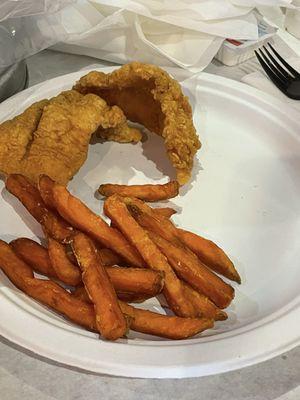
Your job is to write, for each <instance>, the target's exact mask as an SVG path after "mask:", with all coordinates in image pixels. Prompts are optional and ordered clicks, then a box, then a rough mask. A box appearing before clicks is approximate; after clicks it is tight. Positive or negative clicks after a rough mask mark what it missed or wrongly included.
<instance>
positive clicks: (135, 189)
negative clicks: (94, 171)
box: [98, 181, 179, 201]
mask: <svg viewBox="0 0 300 400" xmlns="http://www.w3.org/2000/svg"><path fill="white" fill-rule="evenodd" d="M98 192H99V193H100V194H102V196H105V197H109V196H112V195H113V194H118V195H119V196H125V197H127V196H128V197H137V198H138V199H141V200H144V201H160V200H167V199H171V198H172V197H176V196H177V195H178V193H179V184H178V182H177V181H170V182H168V183H165V184H163V185H117V184H109V183H107V184H104V185H100V187H99V189H98Z"/></svg>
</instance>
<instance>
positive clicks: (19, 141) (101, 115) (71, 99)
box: [0, 90, 141, 184]
mask: <svg viewBox="0 0 300 400" xmlns="http://www.w3.org/2000/svg"><path fill="white" fill-rule="evenodd" d="M98 128H102V129H103V130H104V131H103V132H104V133H103V134H104V135H105V130H106V129H110V132H114V129H117V131H116V135H115V140H118V137H119V136H121V134H122V135H123V141H125V138H126V136H128V137H129V141H131V140H132V136H134V137H135V139H136V140H137V139H138V138H140V136H141V135H140V136H139V135H138V133H139V132H138V131H137V130H136V129H132V128H129V127H128V125H127V122H126V117H125V115H124V114H123V112H122V110H121V109H120V108H119V107H116V106H113V107H110V106H108V105H107V103H106V102H105V101H104V100H103V99H101V98H100V97H99V96H96V95H93V94H88V95H82V94H80V93H78V92H76V91H74V90H69V91H66V92H62V93H61V94H59V95H58V96H56V97H53V98H52V99H50V100H44V101H41V102H38V103H35V104H34V105H32V106H31V107H29V109H27V110H25V111H24V113H23V114H21V115H19V116H17V117H15V118H14V119H13V120H11V121H6V122H4V123H3V124H1V125H0V171H1V172H3V173H4V174H6V175H8V174H11V173H22V174H23V175H25V176H26V177H28V178H29V179H30V180H32V181H33V182H35V183H36V182H37V181H38V178H39V175H40V174H46V175H48V176H50V177H51V178H52V179H54V180H55V181H56V182H59V183H61V184H66V183H67V182H68V181H69V180H70V179H71V178H72V177H73V176H74V175H75V174H76V172H77V171H78V170H79V168H80V167H81V166H82V164H83V163H84V162H85V160H86V158H87V152H88V145H89V141H90V138H91V135H92V134H93V133H94V132H95V131H96V130H97V129H98ZM110 135H113V133H110Z"/></svg>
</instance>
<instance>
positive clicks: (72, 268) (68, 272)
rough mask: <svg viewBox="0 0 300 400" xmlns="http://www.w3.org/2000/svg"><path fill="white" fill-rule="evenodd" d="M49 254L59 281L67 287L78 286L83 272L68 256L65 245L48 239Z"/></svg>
mask: <svg viewBox="0 0 300 400" xmlns="http://www.w3.org/2000/svg"><path fill="white" fill-rule="evenodd" d="M48 253H49V258H50V261H51V264H52V267H53V269H54V270H55V273H56V275H57V277H58V279H59V280H61V281H62V282H64V283H65V284H67V285H71V286H77V285H79V283H80V282H81V272H80V269H79V268H78V266H77V265H75V264H73V263H72V262H71V261H70V259H69V257H68V256H67V253H66V250H65V247H64V245H63V244H61V243H59V242H57V241H56V240H55V239H52V238H49V239H48Z"/></svg>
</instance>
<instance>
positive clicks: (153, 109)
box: [74, 62, 201, 184]
mask: <svg viewBox="0 0 300 400" xmlns="http://www.w3.org/2000/svg"><path fill="white" fill-rule="evenodd" d="M74 89H75V90H77V91H78V92H80V93H82V94H86V93H95V94H97V95H99V96H100V97H101V98H103V99H104V100H105V101H107V103H108V104H109V105H111V106H113V105H117V106H119V107H120V108H121V109H122V110H123V111H124V113H125V115H126V117H127V118H128V119H129V120H130V121H133V122H138V123H140V124H142V125H144V126H145V127H146V128H147V129H149V130H150V131H153V132H155V133H157V134H158V135H161V136H162V137H163V138H164V141H165V146H166V150H167V154H168V157H169V159H170V160H171V162H172V164H173V166H174V167H175V168H176V171H177V180H178V182H179V183H180V184H184V183H186V182H187V181H188V180H189V179H190V176H191V171H192V168H193V159H194V156H195V154H196V152H197V150H198V149H199V148H200V145H201V144H200V141H199V139H198V136H197V134H196V130H195V127H194V125H193V119H192V110H191V106H190V104H189V101H188V98H187V97H186V96H184V95H183V93H182V91H181V87H180V85H179V83H178V82H177V81H176V80H174V79H172V78H171V77H170V76H169V75H168V74H167V72H165V71H163V70H162V69H161V68H159V67H157V66H155V65H150V64H143V63H140V62H132V63H129V64H126V65H124V66H122V67H121V68H120V69H117V70H115V71H113V72H112V73H109V74H105V73H103V72H99V71H92V72H89V73H88V74H87V75H85V76H83V77H82V78H81V79H80V80H79V81H78V82H77V83H76V84H75V86H74Z"/></svg>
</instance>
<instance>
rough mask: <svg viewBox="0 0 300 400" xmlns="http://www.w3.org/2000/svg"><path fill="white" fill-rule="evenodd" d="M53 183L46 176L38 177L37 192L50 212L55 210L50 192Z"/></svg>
mask: <svg viewBox="0 0 300 400" xmlns="http://www.w3.org/2000/svg"><path fill="white" fill-rule="evenodd" d="M54 185H55V182H54V180H53V179H51V178H50V177H49V176H48V175H44V174H42V175H40V176H39V179H38V190H39V192H40V195H41V198H42V199H43V201H44V203H45V204H46V206H47V207H48V208H49V209H50V210H51V209H53V210H55V203H54V199H53V194H52V190H53V188H54Z"/></svg>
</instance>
